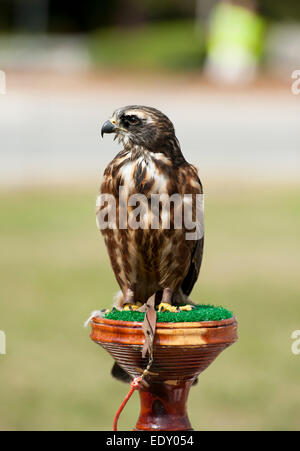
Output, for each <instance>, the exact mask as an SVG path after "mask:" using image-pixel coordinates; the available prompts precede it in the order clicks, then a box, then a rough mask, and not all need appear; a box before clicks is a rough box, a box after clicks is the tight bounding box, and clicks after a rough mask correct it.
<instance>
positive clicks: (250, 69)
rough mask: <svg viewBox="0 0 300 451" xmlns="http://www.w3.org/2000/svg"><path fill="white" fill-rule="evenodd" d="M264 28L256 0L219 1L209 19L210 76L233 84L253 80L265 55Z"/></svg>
mask: <svg viewBox="0 0 300 451" xmlns="http://www.w3.org/2000/svg"><path fill="white" fill-rule="evenodd" d="M264 29H265V24H264V20H263V19H262V18H261V17H260V16H259V15H258V14H257V12H256V2H255V1H254V0H223V1H220V2H218V3H217V5H216V6H215V7H214V8H213V10H212V13H211V17H210V21H209V33H208V43H207V62H206V73H207V74H208V76H209V77H211V78H212V79H214V80H216V81H220V82H224V83H231V84H236V83H239V84H243V83H247V82H249V81H252V80H253V79H254V78H255V76H256V72H257V67H258V64H259V61H260V57H261V54H262V44H263V35H264Z"/></svg>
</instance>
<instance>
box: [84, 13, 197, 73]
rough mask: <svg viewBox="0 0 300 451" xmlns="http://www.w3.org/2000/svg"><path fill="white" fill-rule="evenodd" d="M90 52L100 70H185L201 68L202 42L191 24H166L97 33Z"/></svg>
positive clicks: (187, 21) (111, 29) (113, 28)
mask: <svg viewBox="0 0 300 451" xmlns="http://www.w3.org/2000/svg"><path fill="white" fill-rule="evenodd" d="M174 43H175V45H174ZM89 50H90V54H91V58H92V61H93V62H94V64H96V65H99V66H100V67H103V65H105V66H108V67H119V68H135V69H139V68H143V69H147V70H149V69H150V70H153V69H160V68H164V69H176V70H187V69H193V68H197V67H201V64H202V62H203V56H204V40H203V35H202V33H201V30H198V32H197V33H196V29H195V23H194V22H193V21H191V20H180V21H168V22H158V23H152V24H145V25H144V26H141V27H136V28H127V29H126V28H116V27H111V28H108V29H104V30H99V31H96V32H94V33H92V34H91V35H90V37H89Z"/></svg>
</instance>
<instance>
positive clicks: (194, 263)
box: [181, 165, 204, 296]
mask: <svg viewBox="0 0 300 451" xmlns="http://www.w3.org/2000/svg"><path fill="white" fill-rule="evenodd" d="M190 167H191V168H192V170H193V175H194V177H195V179H196V180H197V182H198V183H199V186H200V193H202V194H203V188H202V183H201V181H200V179H199V177H198V173H197V169H196V168H195V167H194V166H192V165H190ZM203 244H204V236H203V237H202V238H201V239H200V240H197V241H195V245H194V248H193V250H192V254H191V262H190V267H189V270H188V272H187V275H186V276H185V278H184V280H183V282H182V284H181V289H182V292H183V293H184V294H185V295H186V296H189V294H190V293H191V291H192V289H193V287H194V285H195V283H196V282H197V279H198V276H199V272H200V266H201V262H202V256H203Z"/></svg>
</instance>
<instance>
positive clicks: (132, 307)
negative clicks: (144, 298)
mask: <svg viewBox="0 0 300 451" xmlns="http://www.w3.org/2000/svg"><path fill="white" fill-rule="evenodd" d="M142 305H143V304H142V303H141V302H136V303H135V304H125V305H124V308H123V310H131V311H132V310H137V309H138V308H140V307H141V306H142Z"/></svg>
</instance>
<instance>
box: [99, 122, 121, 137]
mask: <svg viewBox="0 0 300 451" xmlns="http://www.w3.org/2000/svg"><path fill="white" fill-rule="evenodd" d="M116 128H117V127H116V125H115V124H113V123H112V122H110V121H106V122H105V123H104V124H103V125H102V128H101V136H102V138H103V135H104V133H113V132H114V131H115V130H116Z"/></svg>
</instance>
